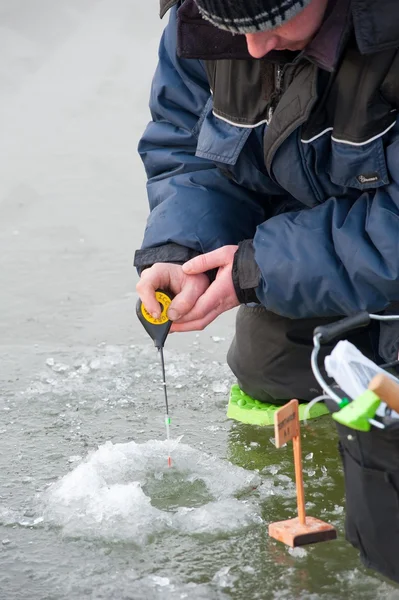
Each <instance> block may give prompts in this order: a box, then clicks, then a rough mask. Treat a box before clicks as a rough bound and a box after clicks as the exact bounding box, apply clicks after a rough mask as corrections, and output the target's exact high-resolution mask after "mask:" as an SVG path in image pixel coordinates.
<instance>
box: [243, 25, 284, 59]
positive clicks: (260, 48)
mask: <svg viewBox="0 0 399 600" xmlns="http://www.w3.org/2000/svg"><path fill="white" fill-rule="evenodd" d="M245 37H246V38H247V46H248V52H249V53H250V55H251V56H253V57H254V58H262V56H265V55H266V54H267V53H268V52H271V50H274V49H275V48H276V47H277V45H278V36H277V35H276V34H275V33H273V32H271V31H260V32H259V33H247V34H246V35H245Z"/></svg>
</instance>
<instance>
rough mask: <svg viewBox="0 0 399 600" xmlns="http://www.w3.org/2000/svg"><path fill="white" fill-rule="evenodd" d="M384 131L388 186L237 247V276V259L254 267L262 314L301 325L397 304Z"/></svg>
mask: <svg viewBox="0 0 399 600" xmlns="http://www.w3.org/2000/svg"><path fill="white" fill-rule="evenodd" d="M392 131H393V134H392V137H391V140H390V143H389V144H388V146H387V148H386V160H387V167H388V171H389V173H390V184H389V185H387V186H384V187H381V188H378V189H377V191H375V190H373V191H372V190H370V191H366V192H364V193H362V195H361V196H360V197H359V198H358V199H357V200H355V201H353V199H352V200H349V199H346V198H345V197H344V198H341V197H340V198H329V199H328V200H327V201H326V202H325V203H324V204H321V205H320V206H317V207H315V208H312V209H308V210H301V211H298V212H291V213H286V214H283V215H279V216H277V217H273V218H272V219H269V220H268V221H266V222H265V223H262V224H261V225H260V226H259V227H258V229H257V232H256V234H255V237H254V239H253V242H251V241H248V242H246V243H244V244H243V245H242V247H240V249H239V251H238V253H237V254H238V255H241V256H237V263H238V270H239V271H240V274H241V276H242V277H244V271H245V260H247V261H249V262H250V261H251V260H252V261H255V262H256V264H257V267H258V281H257V284H255V288H254V290H255V291H256V295H257V297H258V298H259V300H260V301H261V303H262V304H263V305H264V306H265V307H267V308H268V309H270V310H271V311H273V312H276V313H278V314H281V315H284V316H287V317H291V318H306V317H314V316H335V315H349V314H353V313H355V312H357V311H360V310H364V309H365V310H369V311H382V310H384V309H385V308H386V307H387V306H388V305H389V304H390V303H391V302H397V301H398V300H399V139H398V137H397V136H398V126H397V128H396V136H395V130H392ZM248 246H249V247H251V246H252V256H253V258H252V259H251V253H250V252H248Z"/></svg>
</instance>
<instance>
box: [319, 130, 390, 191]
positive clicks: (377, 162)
mask: <svg viewBox="0 0 399 600" xmlns="http://www.w3.org/2000/svg"><path fill="white" fill-rule="evenodd" d="M327 172H328V174H329V176H330V179H331V181H332V182H333V183H335V184H336V185H340V186H343V187H350V188H356V189H359V190H367V189H375V188H379V187H381V186H383V185H387V184H388V183H389V177H388V170H387V165H386V160H385V150H384V144H383V140H382V137H379V138H377V139H376V140H373V141H371V142H368V143H367V144H360V145H355V144H349V143H346V142H337V141H334V138H331V152H330V156H329V161H328V167H327Z"/></svg>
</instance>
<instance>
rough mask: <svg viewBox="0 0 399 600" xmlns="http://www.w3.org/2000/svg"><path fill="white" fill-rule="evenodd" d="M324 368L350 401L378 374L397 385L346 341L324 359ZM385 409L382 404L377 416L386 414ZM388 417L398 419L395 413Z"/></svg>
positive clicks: (398, 415)
mask: <svg viewBox="0 0 399 600" xmlns="http://www.w3.org/2000/svg"><path fill="white" fill-rule="evenodd" d="M324 366H325V368H326V371H327V373H328V375H329V376H330V377H332V378H333V379H334V380H335V381H336V382H337V384H338V385H339V387H340V388H341V390H343V391H344V392H345V394H348V396H350V398H352V399H355V398H356V397H357V396H360V394H362V393H363V392H364V391H365V390H366V389H367V387H368V385H369V383H370V381H371V380H372V378H373V377H374V376H375V375H377V374H378V373H384V374H385V375H387V376H388V377H390V378H391V379H393V380H394V381H396V382H397V383H398V384H399V380H398V379H397V378H396V377H394V376H393V375H391V374H390V373H388V372H387V371H384V369H381V368H380V367H379V366H378V365H376V364H375V363H374V362H373V361H372V360H370V359H369V358H367V357H366V356H364V354H362V353H361V352H360V350H358V349H357V348H356V346H354V345H353V344H351V343H350V342H348V341H347V340H343V341H341V342H338V344H337V345H336V346H335V348H334V350H333V351H332V352H331V354H330V355H329V356H327V357H326V358H325V361H324ZM386 408H387V406H386V404H385V403H384V402H382V403H381V405H380V406H379V408H378V410H377V415H379V416H381V417H383V416H384V415H385V414H386ZM390 416H391V418H396V419H399V414H398V413H397V412H395V411H392V412H391V414H390Z"/></svg>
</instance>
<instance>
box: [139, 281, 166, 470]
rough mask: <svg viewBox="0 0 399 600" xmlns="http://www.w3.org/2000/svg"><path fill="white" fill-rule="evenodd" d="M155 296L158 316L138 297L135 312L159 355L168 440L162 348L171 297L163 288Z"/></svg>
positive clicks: (164, 340)
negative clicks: (153, 314)
mask: <svg viewBox="0 0 399 600" xmlns="http://www.w3.org/2000/svg"><path fill="white" fill-rule="evenodd" d="M155 297H156V299H157V300H158V302H159V304H160V305H161V314H160V316H159V317H158V318H154V317H153V316H152V314H151V313H149V312H148V310H147V309H146V308H145V306H144V304H143V303H142V301H141V300H140V299H139V300H138V301H137V306H136V313H137V316H138V318H139V321H140V322H141V324H142V325H143V327H144V329H145V330H146V332H147V333H148V335H149V336H150V338H151V339H152V341H153V342H154V345H155V348H156V349H157V350H158V352H159V356H160V359H161V369H162V385H163V389H164V394H165V410H166V413H165V427H166V438H167V440H168V441H169V439H170V416H169V401H168V392H167V389H166V374H165V358H164V353H163V349H164V346H165V342H166V338H167V337H168V334H169V331H170V328H171V326H172V321H170V319H169V318H168V309H169V306H170V304H171V302H172V297H171V294H170V293H169V292H165V291H163V290H157V291H156V293H155ZM168 466H169V467H171V466H172V459H171V457H170V456H168Z"/></svg>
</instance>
